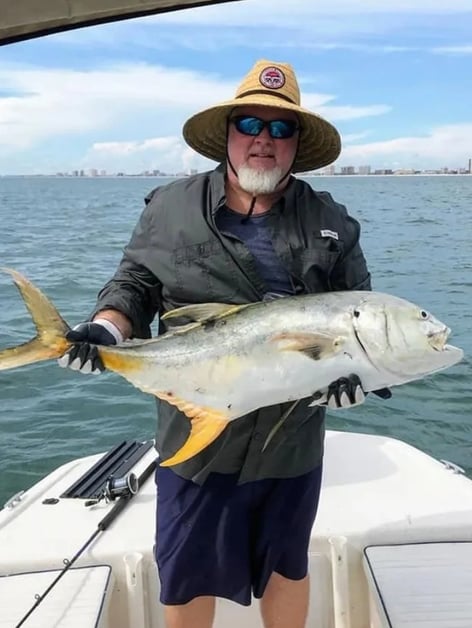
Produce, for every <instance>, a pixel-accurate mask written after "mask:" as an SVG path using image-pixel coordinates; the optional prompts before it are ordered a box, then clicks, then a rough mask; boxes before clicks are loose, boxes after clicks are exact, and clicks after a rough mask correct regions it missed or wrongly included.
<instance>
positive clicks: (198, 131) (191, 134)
mask: <svg viewBox="0 0 472 628" xmlns="http://www.w3.org/2000/svg"><path fill="white" fill-rule="evenodd" d="M243 105H266V106H268V107H280V108H281V109H288V110H290V111H294V112H295V113H296V114H297V116H298V118H299V121H300V127H301V129H300V144H299V149H298V154H297V157H296V159H295V163H294V165H293V168H292V170H293V172H307V171H309V170H316V169H317V168H322V167H323V166H327V165H328V164H330V163H332V162H333V161H335V160H336V159H337V157H338V156H339V153H340V151H341V139H340V137H339V133H338V131H337V130H336V129H335V127H334V126H333V125H332V124H330V123H329V122H327V121H326V120H324V119H323V118H322V117H321V116H318V115H317V114H316V113H313V112H311V111H308V109H304V108H303V107H301V106H300V89H299V87H298V82H297V78H296V76H295V72H294V70H293V68H292V66H291V65H289V64H288V63H274V62H272V61H266V60H264V59H262V60H260V61H257V62H256V64H255V65H254V67H253V68H252V69H251V70H250V71H249V72H248V74H247V75H246V76H245V77H244V79H243V80H242V82H241V84H240V85H239V87H238V89H237V91H236V96H235V98H234V99H233V100H228V101H225V102H223V103H220V104H219V105H215V106H213V107H210V108H209V109H205V110H204V111H200V112H199V113H196V114H195V115H193V116H192V117H191V118H189V119H188V120H187V122H186V123H185V124H184V127H183V136H184V139H185V141H186V142H187V144H188V145H189V146H191V147H192V148H193V149H194V150H196V151H197V153H200V155H203V156H204V157H209V158H210V159H214V160H215V161H218V162H224V161H225V160H226V133H227V120H228V116H229V114H230V112H231V111H232V110H233V109H234V108H235V107H242V106H243Z"/></svg>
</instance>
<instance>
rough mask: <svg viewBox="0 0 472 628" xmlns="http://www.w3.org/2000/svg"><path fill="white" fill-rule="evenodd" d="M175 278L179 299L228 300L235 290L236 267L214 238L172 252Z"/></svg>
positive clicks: (234, 294)
mask: <svg viewBox="0 0 472 628" xmlns="http://www.w3.org/2000/svg"><path fill="white" fill-rule="evenodd" d="M172 259H173V266H174V277H175V281H176V288H177V291H178V294H176V295H175V296H176V297H177V298H178V300H179V301H180V302H189V303H192V302H210V301H218V302H226V301H227V302H231V301H232V300H233V299H234V298H235V296H236V294H237V292H238V289H237V288H238V269H237V267H236V265H235V264H234V262H233V260H232V259H231V256H230V255H229V253H228V252H227V251H226V250H225V249H224V248H223V246H222V245H221V243H220V242H218V241H217V240H212V241H207V242H201V243H198V244H190V245H188V246H184V247H180V248H178V249H176V250H175V251H174V254H173V256H172Z"/></svg>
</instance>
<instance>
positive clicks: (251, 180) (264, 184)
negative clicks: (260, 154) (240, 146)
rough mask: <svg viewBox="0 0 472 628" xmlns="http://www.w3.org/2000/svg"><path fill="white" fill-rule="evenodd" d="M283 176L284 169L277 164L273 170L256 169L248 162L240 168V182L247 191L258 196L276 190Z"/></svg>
mask: <svg viewBox="0 0 472 628" xmlns="http://www.w3.org/2000/svg"><path fill="white" fill-rule="evenodd" d="M282 176H283V172H282V169H281V168H279V167H278V166H276V167H275V168H272V170H256V169H255V168H251V167H250V166H248V165H247V164H243V165H242V166H240V168H239V170H238V182H239V185H240V186H241V187H242V189H243V190H244V191H245V192H249V194H253V195H254V196H257V195H258V194H271V193H272V192H274V191H275V189H276V188H277V186H278V185H279V183H280V179H281V178H282Z"/></svg>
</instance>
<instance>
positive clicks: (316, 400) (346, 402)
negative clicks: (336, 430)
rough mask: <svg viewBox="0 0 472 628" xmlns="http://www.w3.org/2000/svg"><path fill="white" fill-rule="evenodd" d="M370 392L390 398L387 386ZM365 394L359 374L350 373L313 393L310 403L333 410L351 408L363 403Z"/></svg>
mask: <svg viewBox="0 0 472 628" xmlns="http://www.w3.org/2000/svg"><path fill="white" fill-rule="evenodd" d="M372 392H373V393H374V395H377V397H380V398H381V399H390V397H391V396H392V393H391V392H390V390H389V389H388V388H380V389H379V390H373V391H372ZM367 394H368V393H366V392H365V391H364V389H363V388H362V383H361V380H360V379H359V376H358V375H355V374H354V373H351V374H350V375H349V376H348V377H340V378H339V379H337V380H335V381H334V382H331V384H330V385H329V386H328V389H327V390H326V391H325V392H321V391H319V392H317V393H315V394H314V395H313V403H312V404H311V405H323V406H327V407H328V408H331V409H333V410H337V409H339V408H352V407H353V406H358V405H360V404H361V403H364V401H365V398H366V395H367Z"/></svg>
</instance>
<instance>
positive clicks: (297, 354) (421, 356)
mask: <svg viewBox="0 0 472 628" xmlns="http://www.w3.org/2000/svg"><path fill="white" fill-rule="evenodd" d="M5 270H6V272H9V273H10V274H11V275H12V276H13V280H14V282H15V284H16V286H17V288H18V289H19V291H20V293H21V295H22V296H23V299H24V301H25V303H26V306H27V307H28V309H29V311H30V313H31V315H32V317H33V320H34V323H35V325H36V328H37V336H36V337H35V338H34V339H33V340H31V341H29V342H28V343H26V344H24V345H20V346H18V347H13V348H10V349H5V350H3V351H0V370H3V369H9V368H14V367H17V366H23V365H25V364H30V363H33V362H39V361H40V360H47V359H51V358H57V357H59V356H62V355H63V354H64V353H65V351H67V349H68V348H70V346H71V343H70V342H69V341H68V340H66V338H65V334H66V332H67V331H68V330H69V329H70V328H69V326H68V325H67V323H66V322H65V321H64V320H63V319H62V318H61V316H60V314H59V313H58V312H57V310H56V309H55V307H54V305H53V304H52V303H51V302H50V301H49V300H48V299H47V297H46V296H45V295H43V294H42V293H41V292H40V290H39V289H38V288H36V287H35V286H34V285H33V284H32V283H31V282H30V281H28V280H27V279H26V278H25V277H23V276H22V275H21V274H20V273H18V272H16V271H14V270H10V269H5ZM163 318H165V319H167V320H169V321H172V319H174V320H175V319H179V318H180V319H182V318H185V319H186V320H187V321H188V320H190V321H193V322H190V323H187V324H186V325H183V326H181V327H180V328H179V327H177V328H175V329H174V330H173V331H169V332H167V333H166V334H163V335H162V336H160V337H158V338H153V339H151V340H141V341H127V342H125V343H122V344H121V345H118V346H113V347H105V346H100V347H99V354H100V357H101V359H102V361H103V363H104V365H105V366H106V368H107V369H109V370H111V371H115V372H116V373H118V374H120V375H122V376H123V377H125V378H126V379H127V380H128V381H130V382H131V383H132V384H133V385H134V386H136V387H137V388H139V389H140V390H142V391H144V392H146V393H150V394H152V395H155V396H156V397H159V398H160V399H163V400H165V401H167V402H168V403H170V404H173V405H174V406H176V407H177V408H178V409H179V410H181V411H182V412H184V413H185V414H186V415H187V417H188V418H189V419H190V420H191V432H190V435H189V438H188V440H187V441H186V442H185V443H184V445H183V447H182V448H181V449H180V450H179V451H178V452H177V453H176V454H175V455H174V456H172V457H171V458H170V459H167V460H166V461H164V462H163V463H162V464H163V465H166V466H170V465H174V464H178V463H180V462H183V461H185V460H188V459H189V458H191V457H192V456H194V455H195V454H197V453H198V452H199V451H201V450H202V449H204V448H205V447H206V446H207V445H209V444H210V443H211V442H213V441H214V440H215V439H216V438H217V436H218V435H219V434H220V433H221V432H222V431H223V430H224V429H225V427H226V426H227V424H228V422H229V421H233V420H234V419H237V418H238V417H241V416H242V415H244V414H246V413H248V412H250V411H252V410H255V409H257V408H261V407H263V406H268V405H272V404H277V403H282V402H286V401H291V400H297V399H301V398H304V397H308V396H310V395H312V394H313V393H314V392H316V391H323V390H324V389H326V388H327V386H328V385H329V384H330V382H332V381H334V380H336V379H338V378H339V377H344V376H347V375H348V374H349V373H357V374H358V375H359V377H360V379H361V381H362V385H363V388H364V390H366V391H371V390H377V389H379V388H384V387H391V386H398V385H399V384H404V383H405V382H409V381H412V380H416V379H420V378H422V377H425V376H426V375H429V374H431V373H434V372H436V371H440V370H442V369H445V368H448V367H449V366H452V365H453V364H456V363H457V362H459V361H460V360H461V359H462V357H463V352H462V350H461V349H458V348H456V347H453V346H451V345H448V344H446V343H447V339H448V336H449V334H450V329H449V328H448V327H447V326H446V325H444V324H443V323H441V322H440V321H438V320H437V319H436V318H434V316H432V315H431V314H430V313H428V312H427V311H425V310H422V309H421V308H420V307H418V306H416V305H414V304H413V303H410V302H408V301H405V300H403V299H400V298H398V297H394V296H391V295H388V294H382V293H378V292H364V291H362V292H361V291H350V292H329V293H325V294H317V295H302V296H296V297H287V298H283V299H276V300H273V301H268V302H263V303H255V304H250V305H224V304H218V303H216V304H215V303H214V304H202V305H192V306H186V307H184V308H180V309H177V310H173V311H172V312H169V313H167V314H166V315H165V316H164V317H163Z"/></svg>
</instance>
